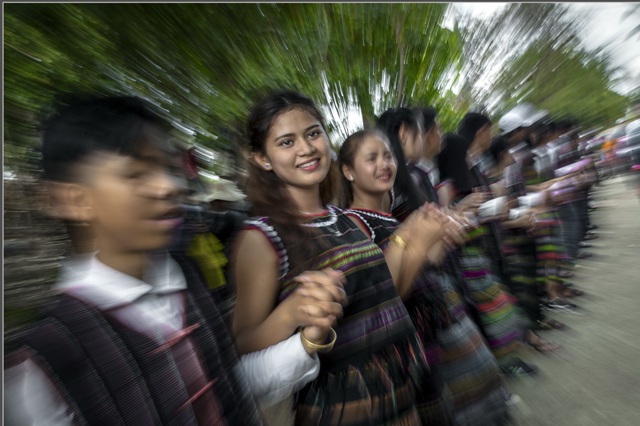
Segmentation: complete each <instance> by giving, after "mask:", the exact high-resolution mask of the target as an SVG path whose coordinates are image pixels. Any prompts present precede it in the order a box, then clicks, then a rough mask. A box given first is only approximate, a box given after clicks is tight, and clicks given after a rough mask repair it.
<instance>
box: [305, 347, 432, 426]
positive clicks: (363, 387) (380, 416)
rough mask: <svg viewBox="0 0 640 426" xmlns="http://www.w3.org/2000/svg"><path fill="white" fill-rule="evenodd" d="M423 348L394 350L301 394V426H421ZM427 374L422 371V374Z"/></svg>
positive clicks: (326, 376)
mask: <svg viewBox="0 0 640 426" xmlns="http://www.w3.org/2000/svg"><path fill="white" fill-rule="evenodd" d="M423 356H424V352H423V350H422V348H419V344H418V346H417V347H414V346H413V345H409V344H408V343H407V344H403V345H393V346H390V347H388V348H386V349H384V350H382V351H381V352H380V353H378V354H376V355H372V356H370V357H368V359H367V361H365V362H364V363H362V364H357V365H353V364H352V365H347V366H345V367H340V368H336V369H333V370H331V371H322V370H321V371H320V375H319V376H318V378H317V379H316V380H314V381H313V382H311V383H310V384H309V385H307V386H306V387H305V388H304V389H303V390H302V391H300V392H299V394H298V400H297V405H296V419H295V423H296V424H297V425H304V426H307V425H398V426H400V425H420V424H422V422H421V420H420V415H419V412H418V407H417V405H418V399H419V393H418V384H420V383H422V382H423V376H424V375H425V374H428V372H426V371H424V365H426V364H425V363H426V362H425V361H424V360H422V361H421V360H419V359H417V357H423ZM421 370H422V371H421Z"/></svg>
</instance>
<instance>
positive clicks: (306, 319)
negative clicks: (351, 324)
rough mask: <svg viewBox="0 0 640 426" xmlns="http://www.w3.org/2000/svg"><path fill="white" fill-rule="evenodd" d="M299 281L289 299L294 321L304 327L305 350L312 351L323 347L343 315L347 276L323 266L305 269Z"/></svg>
mask: <svg viewBox="0 0 640 426" xmlns="http://www.w3.org/2000/svg"><path fill="white" fill-rule="evenodd" d="M296 281H297V282H298V283H299V285H298V287H297V288H296V290H295V291H294V292H293V294H292V295H291V296H289V297H288V298H287V299H286V302H288V303H289V306H290V308H291V311H290V317H291V321H292V322H293V323H294V325H295V327H296V328H297V327H302V337H303V339H302V340H303V345H304V346H305V349H306V350H307V352H308V353H312V352H315V351H317V349H318V345H319V346H323V345H321V344H322V343H323V342H324V341H325V340H326V338H327V335H328V334H329V332H330V331H331V327H332V326H333V325H335V324H336V322H337V320H338V319H339V318H342V315H343V312H342V307H343V305H345V304H346V303H347V294H346V292H345V291H344V283H345V282H346V279H345V277H344V274H343V273H342V272H341V271H336V270H333V269H323V270H322V271H305V272H303V273H302V274H300V275H298V276H297V277H296ZM334 338H335V336H334ZM305 340H306V342H305ZM334 340H335V339H334ZM305 343H306V344H305ZM309 343H311V345H309Z"/></svg>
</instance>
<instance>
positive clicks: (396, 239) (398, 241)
mask: <svg viewBox="0 0 640 426" xmlns="http://www.w3.org/2000/svg"><path fill="white" fill-rule="evenodd" d="M389 241H391V242H392V243H394V244H396V245H397V246H399V247H400V248H402V249H405V248H407V242H406V241H405V240H404V238H402V237H401V236H400V235H398V234H391V236H390V237H389Z"/></svg>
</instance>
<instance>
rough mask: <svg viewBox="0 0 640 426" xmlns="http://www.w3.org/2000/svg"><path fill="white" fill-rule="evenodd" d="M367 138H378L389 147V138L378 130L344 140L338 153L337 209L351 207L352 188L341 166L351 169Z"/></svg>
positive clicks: (357, 134)
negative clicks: (338, 185) (339, 187)
mask: <svg viewBox="0 0 640 426" xmlns="http://www.w3.org/2000/svg"><path fill="white" fill-rule="evenodd" d="M369 136H374V137H377V138H380V139H382V140H383V141H384V142H385V143H387V144H388V145H389V147H391V144H390V143H389V138H387V135H386V134H385V133H383V132H382V131H381V130H379V129H367V130H359V131H357V132H355V133H353V134H352V135H350V136H349V137H348V138H347V139H345V141H344V142H343V143H342V145H341V146H340V151H339V152H338V168H339V169H340V176H341V182H342V185H341V187H342V189H341V193H340V194H339V196H338V207H340V208H343V209H346V208H349V207H350V206H351V203H353V186H352V184H351V182H349V181H348V180H347V178H346V177H345V176H344V174H343V173H342V166H343V165H346V166H349V167H351V168H353V160H354V158H355V155H356V152H357V151H358V149H359V148H360V146H361V145H362V143H363V142H364V141H365V139H366V138H367V137H369Z"/></svg>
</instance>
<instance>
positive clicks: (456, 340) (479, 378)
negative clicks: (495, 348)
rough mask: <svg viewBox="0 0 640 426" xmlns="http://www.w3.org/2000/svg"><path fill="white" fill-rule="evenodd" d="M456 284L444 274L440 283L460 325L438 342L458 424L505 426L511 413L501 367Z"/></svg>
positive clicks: (449, 306) (462, 425)
mask: <svg viewBox="0 0 640 426" xmlns="http://www.w3.org/2000/svg"><path fill="white" fill-rule="evenodd" d="M452 282H453V281H452V278H451V277H450V276H449V275H448V274H445V273H442V274H440V280H439V282H438V283H439V286H440V288H441V290H442V291H443V292H444V294H445V298H446V300H447V306H448V309H449V311H450V312H451V314H452V315H453V316H454V317H455V319H456V322H455V323H453V324H452V325H451V327H449V328H447V329H446V330H441V331H439V332H438V334H437V338H438V343H439V344H440V348H441V356H440V363H441V364H440V365H441V367H442V372H443V374H444V377H445V381H446V383H447V386H448V388H449V390H450V391H451V394H452V395H453V399H454V400H453V401H454V419H455V421H454V424H455V425H459V426H466V425H469V426H471V425H483V426H484V425H501V424H503V422H504V419H505V418H506V417H507V415H508V413H507V405H506V402H505V400H504V397H503V394H502V389H501V388H502V382H501V378H500V371H499V369H498V365H497V363H496V360H495V358H494V356H493V354H492V353H491V351H490V350H489V348H488V346H487V343H486V341H485V340H484V338H483V337H482V333H481V332H480V330H478V327H477V326H476V325H475V324H474V323H473V321H471V319H470V318H469V317H468V316H467V314H466V311H465V308H464V304H463V303H462V300H461V299H460V296H459V295H458V293H457V291H456V290H455V289H454V286H453V284H452Z"/></svg>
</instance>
